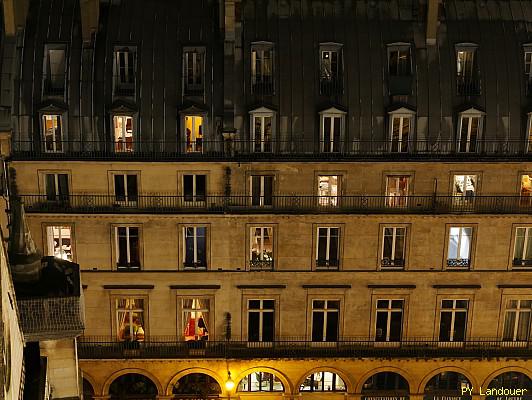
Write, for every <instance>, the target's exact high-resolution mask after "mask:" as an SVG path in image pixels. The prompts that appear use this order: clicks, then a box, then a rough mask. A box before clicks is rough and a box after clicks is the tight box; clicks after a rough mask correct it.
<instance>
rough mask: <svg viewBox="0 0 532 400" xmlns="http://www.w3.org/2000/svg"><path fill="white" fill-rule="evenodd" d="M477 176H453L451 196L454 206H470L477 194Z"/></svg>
mask: <svg viewBox="0 0 532 400" xmlns="http://www.w3.org/2000/svg"><path fill="white" fill-rule="evenodd" d="M477 182H478V176H477V175H454V176H453V196H454V199H453V200H454V204H457V205H460V204H470V203H472V202H473V200H474V198H475V194H476V192H477Z"/></svg>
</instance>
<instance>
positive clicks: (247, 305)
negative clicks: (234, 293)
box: [242, 295, 279, 343]
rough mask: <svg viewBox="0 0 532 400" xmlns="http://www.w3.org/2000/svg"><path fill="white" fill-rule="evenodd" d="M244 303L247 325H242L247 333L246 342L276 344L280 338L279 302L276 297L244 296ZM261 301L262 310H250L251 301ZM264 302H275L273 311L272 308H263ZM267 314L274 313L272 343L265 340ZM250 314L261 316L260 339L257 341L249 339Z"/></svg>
mask: <svg viewBox="0 0 532 400" xmlns="http://www.w3.org/2000/svg"><path fill="white" fill-rule="evenodd" d="M243 300H244V302H245V309H243V310H244V313H245V315H246V320H245V325H244V324H243V325H242V329H243V330H244V332H245V338H246V341H247V342H249V343H272V342H275V340H276V339H277V337H278V326H279V320H278V318H279V316H278V314H279V300H278V298H276V297H275V296H268V295H262V296H252V295H250V296H244V299H243ZM257 300H258V301H260V308H259V309H250V302H251V301H257ZM264 301H273V310H272V309H270V308H263V304H264ZM265 312H273V324H274V326H273V338H272V339H273V340H272V341H265V340H263V336H264V335H263V334H264V332H263V331H264V315H263V314H264V313H265ZM250 313H258V314H259V332H258V336H259V339H258V340H257V341H250V340H249V339H250V338H249V330H250V325H249V324H250V318H249V317H250Z"/></svg>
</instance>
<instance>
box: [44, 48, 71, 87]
mask: <svg viewBox="0 0 532 400" xmlns="http://www.w3.org/2000/svg"><path fill="white" fill-rule="evenodd" d="M43 71H44V81H43V83H44V95H45V96H61V97H62V96H63V95H64V93H65V76H66V45H65V44H47V45H46V46H45V50H44V70H43Z"/></svg>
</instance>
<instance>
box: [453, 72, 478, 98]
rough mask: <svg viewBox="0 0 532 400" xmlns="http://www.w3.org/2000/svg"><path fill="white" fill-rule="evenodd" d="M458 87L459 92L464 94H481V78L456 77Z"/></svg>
mask: <svg viewBox="0 0 532 400" xmlns="http://www.w3.org/2000/svg"><path fill="white" fill-rule="evenodd" d="M456 89H457V92H458V94H459V95H462V96H478V95H480V79H479V78H474V77H473V78H466V77H463V76H458V77H457V78H456Z"/></svg>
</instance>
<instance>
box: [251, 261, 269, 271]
mask: <svg viewBox="0 0 532 400" xmlns="http://www.w3.org/2000/svg"><path fill="white" fill-rule="evenodd" d="M249 269H250V270H252V271H273V259H270V260H249Z"/></svg>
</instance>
